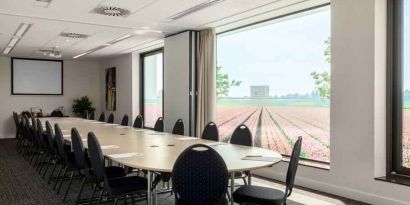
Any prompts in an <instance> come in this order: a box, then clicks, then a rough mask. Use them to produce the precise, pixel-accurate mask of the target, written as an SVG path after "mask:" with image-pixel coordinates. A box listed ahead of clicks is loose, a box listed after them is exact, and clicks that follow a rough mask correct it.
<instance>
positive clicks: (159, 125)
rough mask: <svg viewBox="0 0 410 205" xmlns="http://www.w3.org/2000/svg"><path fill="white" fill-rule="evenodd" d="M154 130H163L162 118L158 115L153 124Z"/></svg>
mask: <svg viewBox="0 0 410 205" xmlns="http://www.w3.org/2000/svg"><path fill="white" fill-rule="evenodd" d="M154 130H155V131H157V132H163V131H164V118H162V117H159V118H158V119H157V121H156V122H155V125H154Z"/></svg>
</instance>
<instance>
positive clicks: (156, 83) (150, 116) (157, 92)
mask: <svg viewBox="0 0 410 205" xmlns="http://www.w3.org/2000/svg"><path fill="white" fill-rule="evenodd" d="M162 66H163V64H162V53H158V54H155V55H150V56H146V57H144V126H145V127H151V128H152V127H154V125H155V122H156V120H157V119H158V117H162V93H163V92H162V89H163V86H162V83H163V79H162V78H163V75H162V72H163V69H162Z"/></svg>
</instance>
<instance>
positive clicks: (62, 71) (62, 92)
mask: <svg viewBox="0 0 410 205" xmlns="http://www.w3.org/2000/svg"><path fill="white" fill-rule="evenodd" d="M14 60H33V61H53V62H59V63H60V64H61V93H57V94H52V93H15V92H14V65H13V63H14ZM11 95H64V63H63V60H51V59H36V58H11Z"/></svg>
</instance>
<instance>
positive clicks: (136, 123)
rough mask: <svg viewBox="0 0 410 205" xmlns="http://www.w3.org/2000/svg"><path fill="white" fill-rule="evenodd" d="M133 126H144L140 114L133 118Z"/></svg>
mask: <svg viewBox="0 0 410 205" xmlns="http://www.w3.org/2000/svg"><path fill="white" fill-rule="evenodd" d="M133 127H135V128H144V119H143V118H142V115H138V116H137V117H136V118H135V121H134V125H133Z"/></svg>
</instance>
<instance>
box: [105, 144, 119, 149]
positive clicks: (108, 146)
mask: <svg viewBox="0 0 410 205" xmlns="http://www.w3.org/2000/svg"><path fill="white" fill-rule="evenodd" d="M118 148H120V147H119V146H117V145H101V149H118Z"/></svg>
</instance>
